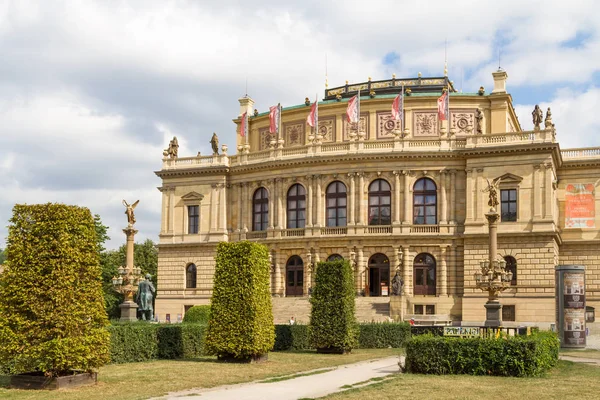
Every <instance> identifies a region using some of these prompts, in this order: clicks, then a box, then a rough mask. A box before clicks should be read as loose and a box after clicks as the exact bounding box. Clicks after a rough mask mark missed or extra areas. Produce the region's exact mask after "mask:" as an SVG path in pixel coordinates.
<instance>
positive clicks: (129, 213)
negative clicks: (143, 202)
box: [123, 200, 140, 227]
mask: <svg viewBox="0 0 600 400" xmlns="http://www.w3.org/2000/svg"><path fill="white" fill-rule="evenodd" d="M139 202H140V201H139V200H138V201H136V202H135V203H133V204H131V205H130V204H127V202H126V201H125V200H123V205H124V206H125V207H127V209H126V210H125V214H126V215H127V222H128V223H129V226H130V227H131V226H133V224H135V215H134V214H133V209H134V208H135V207H137V205H138V203H139Z"/></svg>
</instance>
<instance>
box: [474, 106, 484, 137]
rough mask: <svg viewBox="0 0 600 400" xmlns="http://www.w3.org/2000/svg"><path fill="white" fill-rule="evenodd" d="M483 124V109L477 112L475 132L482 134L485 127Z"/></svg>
mask: <svg viewBox="0 0 600 400" xmlns="http://www.w3.org/2000/svg"><path fill="white" fill-rule="evenodd" d="M482 122H483V112H481V108H478V109H477V110H475V132H477V133H479V134H482V133H483V127H482V126H481V123H482Z"/></svg>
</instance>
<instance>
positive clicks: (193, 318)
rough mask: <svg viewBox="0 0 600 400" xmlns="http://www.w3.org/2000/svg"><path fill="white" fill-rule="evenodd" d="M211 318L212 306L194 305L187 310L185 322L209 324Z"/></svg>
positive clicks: (184, 317)
mask: <svg viewBox="0 0 600 400" xmlns="http://www.w3.org/2000/svg"><path fill="white" fill-rule="evenodd" d="M209 319H210V306H209V305H201V306H194V307H192V308H190V309H189V310H187V311H186V313H185V315H184V316H183V322H185V323H190V324H208V320H209Z"/></svg>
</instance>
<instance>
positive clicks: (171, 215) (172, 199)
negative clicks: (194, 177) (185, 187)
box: [167, 187, 175, 234]
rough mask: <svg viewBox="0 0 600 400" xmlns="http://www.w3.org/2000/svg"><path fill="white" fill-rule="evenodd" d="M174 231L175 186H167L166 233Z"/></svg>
mask: <svg viewBox="0 0 600 400" xmlns="http://www.w3.org/2000/svg"><path fill="white" fill-rule="evenodd" d="M174 231H175V188H174V187H171V188H169V229H168V231H167V233H171V234H173V232H174Z"/></svg>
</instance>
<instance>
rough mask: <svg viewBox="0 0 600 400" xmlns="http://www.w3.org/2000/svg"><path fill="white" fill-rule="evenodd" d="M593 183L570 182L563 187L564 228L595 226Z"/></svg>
mask: <svg viewBox="0 0 600 400" xmlns="http://www.w3.org/2000/svg"><path fill="white" fill-rule="evenodd" d="M595 219H596V208H595V199H594V185H593V184H592V183H572V184H568V185H567V187H566V188H565V228H595V227H596V223H595Z"/></svg>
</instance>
